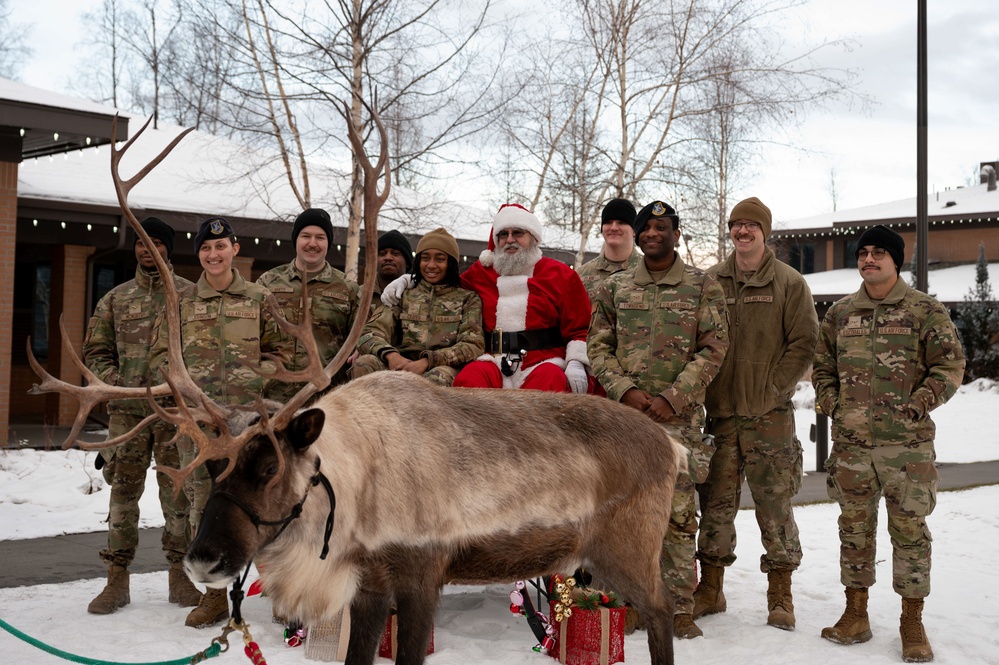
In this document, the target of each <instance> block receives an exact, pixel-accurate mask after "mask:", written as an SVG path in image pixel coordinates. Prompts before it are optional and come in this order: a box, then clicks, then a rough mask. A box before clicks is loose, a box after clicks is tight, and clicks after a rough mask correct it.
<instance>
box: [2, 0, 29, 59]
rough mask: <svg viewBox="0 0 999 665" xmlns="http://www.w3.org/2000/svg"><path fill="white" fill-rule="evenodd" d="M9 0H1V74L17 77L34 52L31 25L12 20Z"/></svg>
mask: <svg viewBox="0 0 999 665" xmlns="http://www.w3.org/2000/svg"><path fill="white" fill-rule="evenodd" d="M12 11H13V10H12V9H11V8H10V3H9V1H8V0H0V76H4V77H6V78H15V77H16V76H17V73H18V71H19V70H20V68H21V65H23V64H24V62H25V60H27V59H28V58H29V57H30V56H31V53H32V50H31V48H30V47H29V46H28V33H29V31H30V29H31V26H30V25H26V24H23V23H15V22H13V21H11V20H10V16H11V12H12Z"/></svg>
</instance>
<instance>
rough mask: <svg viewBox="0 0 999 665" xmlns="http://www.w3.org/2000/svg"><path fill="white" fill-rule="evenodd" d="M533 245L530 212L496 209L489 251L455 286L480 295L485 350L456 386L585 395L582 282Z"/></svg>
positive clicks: (586, 314)
mask: <svg viewBox="0 0 999 665" xmlns="http://www.w3.org/2000/svg"><path fill="white" fill-rule="evenodd" d="M540 244H541V222H540V221H539V220H538V218H537V217H536V216H535V215H534V213H532V212H531V211H529V210H527V209H526V208H524V207H523V206H520V205H517V204H506V205H504V206H502V207H501V208H500V209H499V212H497V213H496V216H495V217H494V218H493V230H492V236H491V237H490V239H489V249H487V250H485V251H484V252H482V254H481V255H480V256H479V260H478V261H476V262H475V263H474V264H472V266H471V267H470V268H469V269H468V270H466V271H465V272H464V273H462V275H461V285H462V287H463V288H466V289H468V290H470V291H474V292H475V293H477V294H479V297H480V298H481V299H482V328H483V331H484V332H485V337H486V354H485V355H483V356H481V357H479V358H478V359H477V360H475V361H473V362H471V363H469V364H468V365H466V366H465V367H464V368H463V369H462V370H461V371H460V372H459V373H458V376H457V377H456V378H455V380H454V385H455V386H456V387H465V388H526V389H533V390H547V391H551V392H569V391H570V390H571V391H572V392H577V393H585V392H587V390H588V388H589V387H591V386H595V382H593V381H592V377H589V376H588V373H587V368H588V367H589V364H590V361H589V360H588V359H587V357H586V333H587V330H588V329H589V326H590V299H589V297H588V296H587V294H586V288H585V287H584V286H583V282H582V280H580V278H579V276H578V275H577V274H576V272H575V271H574V270H573V269H572V268H570V267H569V266H567V265H565V264H564V263H561V262H560V261H556V260H555V259H550V258H547V257H545V256H543V255H542V253H541V248H540ZM397 281H398V282H401V281H402V280H397ZM393 287H395V288H393ZM402 288H405V287H404V286H402V284H395V283H393V284H391V285H389V287H388V288H387V289H386V291H385V293H383V294H382V299H383V300H384V301H385V302H386V303H388V304H390V305H391V304H393V303H392V299H393V297H397V294H398V293H401V290H402Z"/></svg>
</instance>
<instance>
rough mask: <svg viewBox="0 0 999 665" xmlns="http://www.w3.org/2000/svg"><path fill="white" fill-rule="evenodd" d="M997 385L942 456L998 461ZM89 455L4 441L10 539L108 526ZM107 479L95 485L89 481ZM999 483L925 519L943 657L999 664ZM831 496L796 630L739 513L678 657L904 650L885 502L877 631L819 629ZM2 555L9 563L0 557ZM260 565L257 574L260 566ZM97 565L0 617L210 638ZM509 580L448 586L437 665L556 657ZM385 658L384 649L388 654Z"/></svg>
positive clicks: (943, 499)
mask: <svg viewBox="0 0 999 665" xmlns="http://www.w3.org/2000/svg"><path fill="white" fill-rule="evenodd" d="M795 403H796V404H797V405H798V407H799V411H798V436H799V438H800V439H801V440H802V443H803V444H804V446H805V451H806V452H805V460H806V465H805V468H806V470H809V469H810V468H811V467H812V466H814V464H813V463H812V462H814V457H815V455H814V444H812V443H811V442H810V441H809V440H808V428H809V426H810V424H811V423H812V422H813V421H814V416H813V413H812V411H811V408H812V404H813V403H814V394H813V392H812V389H811V385H810V384H802V385H801V386H800V387H799V391H798V394H797V395H796V397H795ZM997 410H999V384H997V383H995V382H988V381H977V382H975V383H973V384H970V385H968V386H964V387H962V388H961V389H960V391H959V392H958V394H957V395H956V396H955V397H954V399H953V400H951V402H950V403H948V404H946V405H944V406H943V407H941V408H940V409H938V410H936V411H935V412H934V414H933V415H934V419H935V420H936V422H937V426H938V428H937V432H938V434H937V453H938V461H940V462H945V463H962V462H972V461H986V460H996V459H999V431H997V428H996V427H995V422H996V420H995V417H994V415H993V414H995V413H996V412H997ZM93 458H94V454H93V453H89V454H88V453H83V452H81V451H35V450H17V451H0V538H3V539H22V538H34V537H40V536H51V535H57V534H62V533H79V532H83V531H103V530H104V528H105V525H104V523H103V522H102V520H103V519H104V518H105V516H106V514H107V491H106V488H103V480H101V477H100V474H99V472H97V471H95V470H94V469H93ZM149 478H150V480H149V482H148V483H147V490H146V493H145V494H144V496H143V499H142V503H141V511H142V515H143V518H142V526H157V525H161V524H162V522H163V518H162V516H161V515H160V514H159V508H158V505H157V499H156V487H155V482H154V481H153V480H152V475H150V476H149ZM90 487H94V488H103V489H101V490H100V491H97V492H95V493H92V494H87V493H86V491H87V489H88V488H90ZM997 505H999V486H989V487H981V488H976V489H972V490H967V491H962V492H941V493H940V495H939V501H938V505H937V508H936V511H935V512H934V513H933V515H932V516H931V517H930V519H929V525H930V528H931V530H932V532H933V536H934V553H933V556H934V566H933V593H932V594H931V596H930V598H929V599H928V601H927V605H926V610H925V625H926V627H927V631H928V635H929V637H930V640H931V643H932V644H933V647H934V650H935V652H936V662H937V663H944V664H947V663H952V664H955V665H957V664H960V665H978V664H986V665H999V632H997V631H996V630H995V626H996V625H999V567H996V566H992V565H984V564H983V562H986V561H988V558H987V557H988V556H989V555H990V554H991V553H992V552H994V551H995V549H996V546H997V544H999V511H997V510H996V508H995V506H997ZM837 513H838V510H837V508H836V506H834V505H832V504H821V505H813V506H807V507H802V508H798V509H797V510H796V515H797V521H798V525H799V528H800V530H801V541H802V548H803V551H804V560H803V562H802V567H801V568H800V569H799V571H798V572H797V573H796V574H795V576H794V596H795V606H796V615H797V619H798V628H797V630H796V631H794V632H790V633H789V632H784V631H780V630H776V629H773V628H770V627H768V626H766V625H765V624H766V577H765V576H764V575H763V574H761V573H760V572H759V567H758V563H757V562H758V560H759V556H760V555H761V554H762V551H763V550H762V546H761V545H760V542H759V530H758V528H757V526H756V523H755V518H754V516H753V514H752V513H751V512H749V511H745V510H744V511H741V512H740V513H739V516H738V518H737V527H738V530H739V533H740V534H742V538H741V539H740V543H739V550H738V553H739V559H738V560H737V561H736V563H735V565H734V566H733V567H732V568H731V569H729V571H728V572H727V573H726V584H725V589H726V596H727V598H728V611H727V612H726V613H725V614H722V615H717V616H713V617H706V618H703V619H701V620H700V621H699V622H698V623H699V625H700V626H701V627H702V629H703V630H704V631H705V637H704V638H703V639H697V640H692V641H683V642H677V643H676V662H677V663H697V664H698V665H715V664H717V665H731V664H732V663H739V664H745V665H755V664H757V663H758V664H760V665H798V664H799V663H809V664H815V665H822V664H825V663H828V664H830V665H831V664H834V663H835V664H836V665H850V664H853V663H856V664H858V665H859V664H861V663H863V664H864V665H880V664H883V663H898V662H900V661H901V657H900V641H899V636H898V615H899V611H900V601H899V599H898V596H897V595H896V594H895V593H894V591H892V588H891V555H890V551H891V550H890V547H891V546H890V542H889V540H888V535H887V529H886V527H885V526H884V525H885V517H884V508H883V506H882V515H881V519H880V527H879V532H878V551H879V553H880V554H879V557H878V572H879V580H878V584H877V585H876V586H875V587H874V588H873V589H872V593H871V601H870V603H871V604H870V612H871V623H872V628H873V631H874V639H873V640H871V641H870V642H868V643H866V644H861V645H855V646H851V647H843V646H839V645H836V644H832V643H830V642H827V641H825V640H823V639H821V638H820V637H819V631H820V630H821V628H822V627H823V626H827V625H832V624H833V623H834V622H835V621H836V619H837V618H838V617H839V614H840V613H841V612H842V609H843V604H844V600H843V591H842V587H841V586H840V582H839V573H838V570H839V568H838V563H837V562H838V559H839V554H838V551H839V549H838V548H839V545H838V538H837V527H836V518H837ZM0 565H2V562H0ZM252 578H253V574H252V573H251V579H252ZM102 585H103V580H102V579H92V580H81V581H78V582H72V583H68V584H60V585H39V586H33V587H17V588H11V589H0V618H2V619H3V620H5V621H7V622H9V623H11V624H12V625H14V626H15V627H16V628H19V629H21V630H23V631H25V632H26V633H28V634H29V635H32V636H34V637H37V638H39V639H42V640H44V641H45V642H47V643H49V644H51V645H53V646H55V647H56V648H60V649H63V650H66V651H70V652H73V653H77V654H81V655H84V656H88V657H91V658H103V659H107V660H114V661H123V662H150V661H162V660H172V659H175V658H180V657H182V656H188V655H191V654H193V653H195V652H197V651H200V650H203V649H205V648H207V647H208V646H209V644H210V640H211V638H212V637H214V636H216V635H217V634H218V631H217V630H216V629H206V630H202V631H194V630H192V629H189V628H185V627H184V625H183V621H184V616H185V615H186V611H185V610H181V609H179V608H177V607H176V606H173V605H169V604H168V603H167V602H166V573H151V574H146V575H133V576H132V590H131V594H132V604H131V605H129V606H128V607H126V608H124V609H122V610H120V611H119V612H117V613H116V614H114V615H111V616H106V617H100V616H94V615H90V614H87V613H86V611H85V607H86V605H87V603H88V602H89V601H90V599H91V598H93V596H94V595H96V594H97V593H98V592H99V590H100V589H101V587H102ZM510 590H511V587H507V586H488V587H448V588H446V589H445V594H444V597H443V598H442V601H441V604H440V607H439V609H438V612H437V620H436V625H435V631H436V637H435V641H436V645H437V653H436V654H434V655H433V656H430V657H429V658H428V659H427V663H428V665H467V664H469V663H476V664H481V665H501V664H502V665H519V664H529V665H544V664H545V663H550V662H553V661H551V660H550V659H548V658H547V657H546V656H543V655H540V654H537V653H535V652H533V651H532V650H531V647H532V646H533V644H534V641H533V637H532V635H531V633H530V631H529V629H528V628H527V626H526V623H525V622H524V621H523V620H522V619H520V620H518V619H516V618H514V617H513V616H512V615H511V614H510V612H509V610H508V609H507V608H508V605H509V598H508V595H509V592H510ZM244 615H245V616H246V618H247V620H248V621H249V622H250V623H251V630H252V631H253V635H254V637H255V638H256V640H257V641H258V643H259V644H260V646H261V648H262V651H263V654H264V656H265V657H266V658H267V661H268V662H269V663H271V665H282V664H285V663H288V664H291V663H308V662H315V661H308V660H306V659H305V651H304V649H303V648H298V649H289V648H288V647H286V646H285V645H284V643H283V641H282V639H281V637H282V636H281V628H280V627H279V626H276V625H274V624H272V623H271V621H270V616H271V608H270V604H269V602H268V601H267V599H266V598H260V597H253V598H249V599H247V601H246V603H245V604H244ZM233 639H234V642H233V647H234V649H233V652H232V653H228V654H224V655H222V656H221V657H220V658H218V659H213V660H212V661H210V662H217V663H220V664H221V665H224V664H225V663H230V664H236V663H244V662H248V661H246V660H244V658H245V656H243V655H242V654H241V651H242V648H241V646H242V645H241V644H240V643H239V638H238V635H237V636H234V638H233ZM645 639H646V638H645V633H643V632H638V633H636V634H635V635H632V636H630V637H628V638H627V639H626V641H625V653H626V658H627V662H628V663H635V664H642V663H649V662H650V659H649V653H648V648H647V646H646V642H645ZM60 662H65V661H62V660H60V659H58V658H57V657H55V656H51V655H48V654H45V653H42V652H40V651H38V650H36V649H35V648H34V647H31V646H29V645H28V644H25V643H24V642H21V641H19V640H17V639H16V638H15V637H13V636H11V635H9V634H8V633H6V632H3V631H0V663H3V664H12V665H20V664H22V663H24V664H26V663H32V664H33V665H47V664H49V663H53V664H54V663H60ZM379 662H380V663H384V662H388V661H387V660H384V659H381V660H379Z"/></svg>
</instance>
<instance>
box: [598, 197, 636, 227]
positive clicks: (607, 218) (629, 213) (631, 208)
mask: <svg viewBox="0 0 999 665" xmlns="http://www.w3.org/2000/svg"><path fill="white" fill-rule="evenodd" d="M635 214H636V213H635V205H634V204H633V203H632V202H631V201H629V200H628V199H611V200H610V201H608V202H607V205H605V206H604V211H603V212H602V213H600V226H603V225H604V224H610V223H611V222H613V221H614V220H615V219H616V220H617V221H619V222H621V223H622V224H627V225H628V226H631V227H634V226H635Z"/></svg>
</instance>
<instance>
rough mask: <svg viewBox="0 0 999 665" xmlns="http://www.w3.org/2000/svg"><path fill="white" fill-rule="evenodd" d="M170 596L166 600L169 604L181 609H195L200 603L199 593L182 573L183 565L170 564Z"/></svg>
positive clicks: (178, 563) (185, 574)
mask: <svg viewBox="0 0 999 665" xmlns="http://www.w3.org/2000/svg"><path fill="white" fill-rule="evenodd" d="M168 584H169V588H170V595H169V596H168V599H169V600H170V602H171V603H176V604H177V605H180V606H181V607H195V606H196V605H197V604H198V603H200V602H201V592H200V591H198V588H197V587H196V586H194V584H192V583H191V578H189V577H188V576H187V573H185V572H184V564H182V563H180V562H179V561H178V562H177V563H171V564H170V573H169V581H168Z"/></svg>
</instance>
